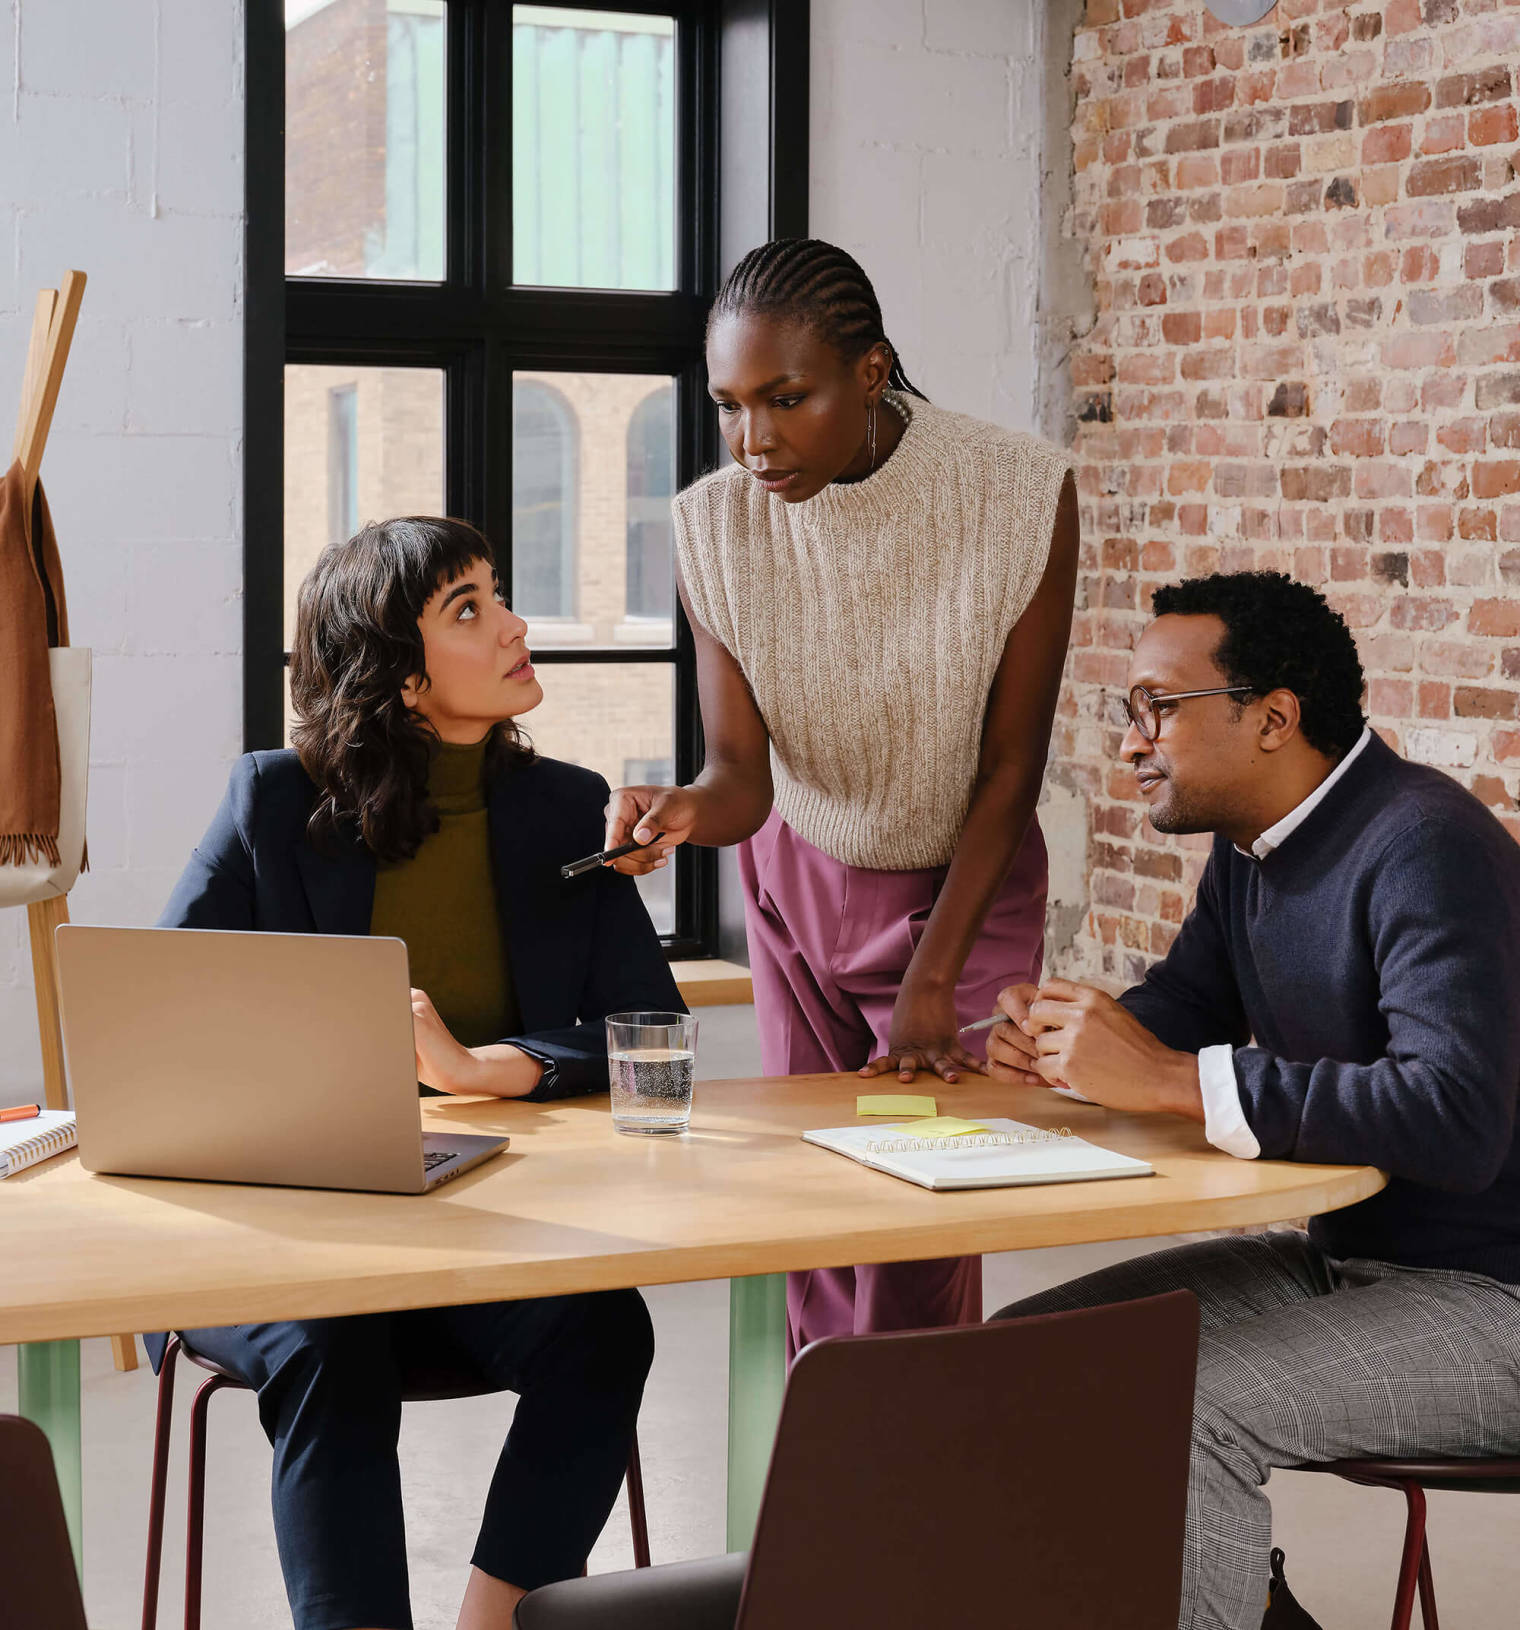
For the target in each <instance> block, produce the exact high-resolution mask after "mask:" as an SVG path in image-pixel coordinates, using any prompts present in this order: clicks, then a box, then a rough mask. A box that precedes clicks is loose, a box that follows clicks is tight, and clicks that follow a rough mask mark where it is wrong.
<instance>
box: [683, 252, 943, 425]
mask: <svg viewBox="0 0 1520 1630" xmlns="http://www.w3.org/2000/svg"><path fill="white" fill-rule="evenodd" d="M750 312H763V313H765V314H767V315H774V316H778V317H790V318H792V319H793V320H794V321H796V322H800V323H806V324H807V325H808V326H809V327H810V328H812V329H814V330H815V331H816V332H817V333H818V334H819V335H820V336H821V337H822V338H823V339H824V340H826V341H827V342H828V343H829V344H830V345H832V346H833V347H834V349H835V350H836V351H838V352H839V354H840V355H841V356H842V357H843V358H844V359H845V361H846V362H854V361H855V359H856V358H857V357H862V356H864V355H865V354H866V352H867V351H869V350H870V349H871V347H872V346H873V345H885V346H886V347H887V349H888V350H889V351H890V352H891V353H892V371H891V373H890V374H889V376H888V378H887V383H888V385H890V386H891V387H892V389H893V390H898V391H905V392H906V393H907V394H908V395H909V396H916V397H918V398H919V399H920V400H921V401H927V400H928V398H927V397H925V396H924V393H923V392H922V391H921V390H920V389H919V388H918V386H917V385H915V384H914V383H913V382H912V380H910V379H909V378H908V376H907V374H905V373H904V372H903V366H902V362H901V361H900V360H899V358H898V355H897V347H896V346H895V345H893V344H892V342H891V340H889V339H888V338H887V336H886V331H885V329H884V328H883V325H882V320H881V305H880V303H879V302H878V300H877V298H876V290H875V289H873V288H872V287H871V280H870V278H868V277H867V276H866V274H865V271H864V269H863V268H862V267H861V265H860V262H859V261H857V260H856V259H855V257H854V256H853V255H850V254H847V253H846V252H845V251H844V250H843V249H839V248H836V247H835V245H833V244H832V243H824V242H823V240H822V239H821V238H773V239H772V240H771V241H770V242H769V243H762V244H761V245H760V246H759V248H757V249H751V250H750V252H749V253H748V254H747V255H746V256H745V257H744V258H743V260H741V261H740V262H739V264H738V265H737V266H735V267H734V269H733V271H731V272H730V273H729V274H728V276H727V278H725V279H724V283H723V287H722V288H721V289H720V290H719V291H718V298H717V299H716V300H714V301H713V305H712V310H711V311H710V312H709V313H708V315H707V327H708V330H709V332H710V331H711V329H712V326H713V324H714V323H715V322H716V321H717V320H718V319H719V318H720V317H738V316H742V315H746V314H748V313H750Z"/></svg>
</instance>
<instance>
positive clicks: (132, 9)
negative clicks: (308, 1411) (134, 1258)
mask: <svg viewBox="0 0 1520 1630" xmlns="http://www.w3.org/2000/svg"><path fill="white" fill-rule="evenodd" d="M242 11H243V8H242V4H241V0H110V3H109V4H105V3H102V0H9V4H7V5H5V6H4V7H3V8H0V97H3V100H0V436H3V437H5V438H7V445H8V444H9V442H8V438H9V437H10V436H11V434H12V428H11V427H12V424H13V421H14V415H15V411H16V403H17V401H18V399H19V395H20V389H21V371H22V365H23V361H24V358H25V354H26V343H27V334H28V331H29V328H30V324H31V311H32V302H33V299H34V298H35V294H36V290H37V289H38V288H40V287H42V286H44V285H46V286H49V287H54V288H56V287H57V286H58V285H59V283H60V281H61V279H62V277H63V274H64V272H65V271H66V270H67V269H68V268H70V267H79V268H80V269H81V270H83V271H85V272H87V273H88V274H89V279H90V281H89V285H88V287H87V289H86V291H85V298H84V308H83V314H82V316H81V319H80V324H79V329H78V332H77V334H76V336H75V339H74V349H73V355H72V359H71V361H70V363H69V368H68V372H67V374H66V375H65V377H64V384H63V393H62V396H61V398H60V401H59V406H58V412H57V416H56V418H55V420H54V425H53V433H52V437H51V440H50V442H49V445H48V451H47V456H46V458H45V459H44V461H43V466H42V479H43V485H44V487H45V488H46V490H47V494H48V500H49V503H50V504H51V506H52V511H53V518H54V522H55V525H56V527H57V532H58V541H59V549H60V552H61V554H62V558H63V568H64V576H65V580H66V583H67V588H68V601H69V619H70V623H71V625H72V634H73V639H74V643H75V644H77V645H89V646H91V647H93V649H94V652H95V715H94V730H93V739H92V753H91V758H92V766H91V786H90V810H89V840H90V860H91V870H90V872H89V873H88V874H86V876H84V877H83V878H81V879H80V882H79V885H78V887H77V888H76V889H75V891H74V893H73V895H72V897H71V909H72V913H73V916H74V918H75V920H76V921H86V922H122V923H142V922H151V921H152V920H153V919H154V918H155V917H156V916H157V914H158V912H159V910H160V908H161V907H162V905H163V902H164V899H165V898H166V896H167V894H168V891H169V889H170V887H171V886H172V884H173V881H174V879H175V877H176V876H177V875H178V872H179V869H180V867H181V866H182V865H183V864H184V860H185V857H186V855H187V854H188V853H189V850H190V846H191V845H192V844H193V843H194V841H195V839H196V838H197V837H198V836H199V834H200V832H201V831H202V829H203V828H204V826H205V823H206V820H207V818H208V817H209V815H210V813H211V811H212V810H213V809H214V808H215V805H216V801H217V799H218V797H219V796H220V794H221V789H222V786H223V785H224V783H225V780H226V775H227V767H228V765H229V763H230V762H231V760H232V759H233V758H234V757H235V756H236V754H237V752H238V750H239V746H240V738H241V729H242V725H241V710H242V671H241V655H240V653H241V648H242V598H241V597H242V541H241V524H242V519H241V492H242V481H241V473H240V466H241V457H242V318H241V312H242V289H243V270H242V215H243V69H242V57H243V47H242V38H243V17H242ZM40 1084H41V1064H40V1062H39V1057H38V1049H37V1034H36V1014H35V1009H34V1007H33V998H32V988H31V961H30V956H29V953H28V950H27V933H26V913H25V912H24V911H19V910H9V911H0V1103H14V1102H20V1101H24V1100H28V1099H30V1098H32V1097H34V1096H36V1094H37V1093H38V1092H39V1091H40Z"/></svg>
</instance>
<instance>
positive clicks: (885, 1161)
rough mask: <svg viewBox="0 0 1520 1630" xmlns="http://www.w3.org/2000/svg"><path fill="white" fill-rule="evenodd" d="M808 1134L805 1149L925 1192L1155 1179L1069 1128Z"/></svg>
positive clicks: (1002, 1123)
mask: <svg viewBox="0 0 1520 1630" xmlns="http://www.w3.org/2000/svg"><path fill="white" fill-rule="evenodd" d="M802 1136H803V1139H804V1141H805V1142H807V1143H816V1144H817V1145H818V1146H819V1148H821V1149H830V1150H832V1151H833V1152H834V1153H835V1154H837V1155H848V1156H849V1158H850V1159H851V1160H858V1161H859V1162H860V1164H861V1165H862V1166H869V1167H870V1168H871V1169H872V1170H873V1171H878V1172H886V1173H887V1175H888V1176H890V1177H900V1178H902V1179H903V1180H904V1181H905V1182H908V1183H917V1184H918V1186H919V1187H920V1188H925V1189H999V1188H1013V1187H1016V1186H1018V1185H1020V1184H1024V1183H1082V1182H1087V1181H1089V1180H1091V1179H1094V1178H1101V1177H1150V1176H1152V1175H1154V1168H1153V1167H1151V1166H1149V1165H1148V1164H1147V1163H1146V1162H1145V1161H1143V1160H1136V1159H1134V1158H1133V1157H1132V1156H1130V1155H1120V1154H1115V1153H1114V1152H1113V1150H1112V1149H1102V1148H1099V1146H1098V1145H1097V1144H1096V1143H1089V1142H1088V1141H1087V1140H1086V1138H1079V1137H1077V1136H1076V1135H1075V1134H1074V1133H1072V1132H1070V1131H1068V1130H1067V1129H1066V1128H1064V1127H1062V1128H1061V1129H1060V1130H1058V1131H1048V1130H1045V1129H1043V1128H1041V1127H1038V1126H1026V1125H1024V1123H1023V1122H1022V1121H1008V1120H1002V1119H1000V1118H984V1119H982V1120H979V1121H975V1122H966V1121H957V1122H954V1123H950V1122H948V1121H943V1120H942V1121H941V1122H939V1123H934V1122H925V1121H903V1122H900V1123H899V1124H897V1125H895V1126H833V1127H828V1128H825V1129H824V1130H823V1131H820V1132H804V1133H803V1134H802Z"/></svg>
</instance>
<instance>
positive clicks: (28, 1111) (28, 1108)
mask: <svg viewBox="0 0 1520 1630" xmlns="http://www.w3.org/2000/svg"><path fill="white" fill-rule="evenodd" d="M41 1113H42V1105H41V1104H17V1105H16V1107H15V1108H14V1109H0V1121H29V1120H31V1119H32V1117H33V1116H34V1115H40V1114H41Z"/></svg>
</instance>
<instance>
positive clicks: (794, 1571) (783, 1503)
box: [737, 1291, 1198, 1630]
mask: <svg viewBox="0 0 1520 1630" xmlns="http://www.w3.org/2000/svg"><path fill="white" fill-rule="evenodd" d="M1197 1352H1198V1305H1197V1302H1196V1301H1195V1299H1194V1298H1193V1297H1192V1296H1191V1295H1190V1294H1189V1293H1187V1292H1186V1291H1175V1292H1173V1293H1171V1294H1170V1295H1166V1296H1156V1297H1150V1298H1148V1299H1146V1300H1144V1301H1137V1302H1127V1303H1121V1304H1117V1305H1115V1306H1112V1307H1103V1308H1094V1309H1091V1310H1083V1311H1080V1312H1075V1313H1057V1314H1048V1315H1042V1316H1039V1317H1035V1318H1027V1319H1014V1320H1006V1321H998V1322H995V1323H992V1324H985V1325H979V1326H971V1327H966V1328H961V1329H954V1330H925V1331H913V1332H909V1333H907V1334H903V1335H881V1336H857V1337H840V1338H835V1339H830V1340H827V1341H821V1342H818V1343H817V1344H815V1345H814V1346H812V1347H809V1348H808V1349H806V1351H804V1352H803V1353H802V1354H801V1356H800V1357H799V1358H798V1360H797V1363H796V1365H795V1366H794V1367H793V1370H792V1373H791V1376H790V1378H789V1380H788V1383H787V1389H786V1397H785V1400H784V1402H783V1405H782V1410H781V1423H780V1426H779V1428H778V1430H777V1434H776V1446H775V1450H774V1452H773V1454H772V1457H771V1465H770V1472H769V1475H768V1476H767V1479H766V1485H765V1495H764V1499H763V1501H762V1504H761V1509H760V1518H759V1522H758V1524H757V1527H756V1531H755V1543H754V1548H753V1549H752V1551H751V1552H750V1561H749V1570H748V1573H747V1575H746V1578H745V1584H744V1596H743V1600H742V1602H741V1604H740V1609H739V1619H738V1627H737V1630H774V1627H775V1626H778V1625H785V1626H786V1627H787V1630H837V1627H838V1626H839V1625H842V1624H861V1625H866V1624H868V1625H870V1626H871V1627H872V1630H899V1627H901V1630H907V1627H908V1626H913V1627H915V1630H917V1627H921V1626H923V1625H926V1624H930V1625H932V1624H943V1625H956V1626H959V1625H992V1624H996V1625H998V1626H1005V1627H1007V1630H1022V1627H1026V1626H1027V1627H1028V1630H1091V1627H1092V1626H1094V1625H1102V1626H1103V1627H1104V1630H1175V1626H1176V1623H1177V1610H1178V1602H1179V1598H1180V1594H1181V1583H1182V1528H1183V1511H1184V1503H1185V1499H1186V1492H1187V1475H1188V1440H1189V1434H1190V1429H1191V1424H1192V1416H1193V1372H1194V1368H1195V1365H1196V1361H1197Z"/></svg>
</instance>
